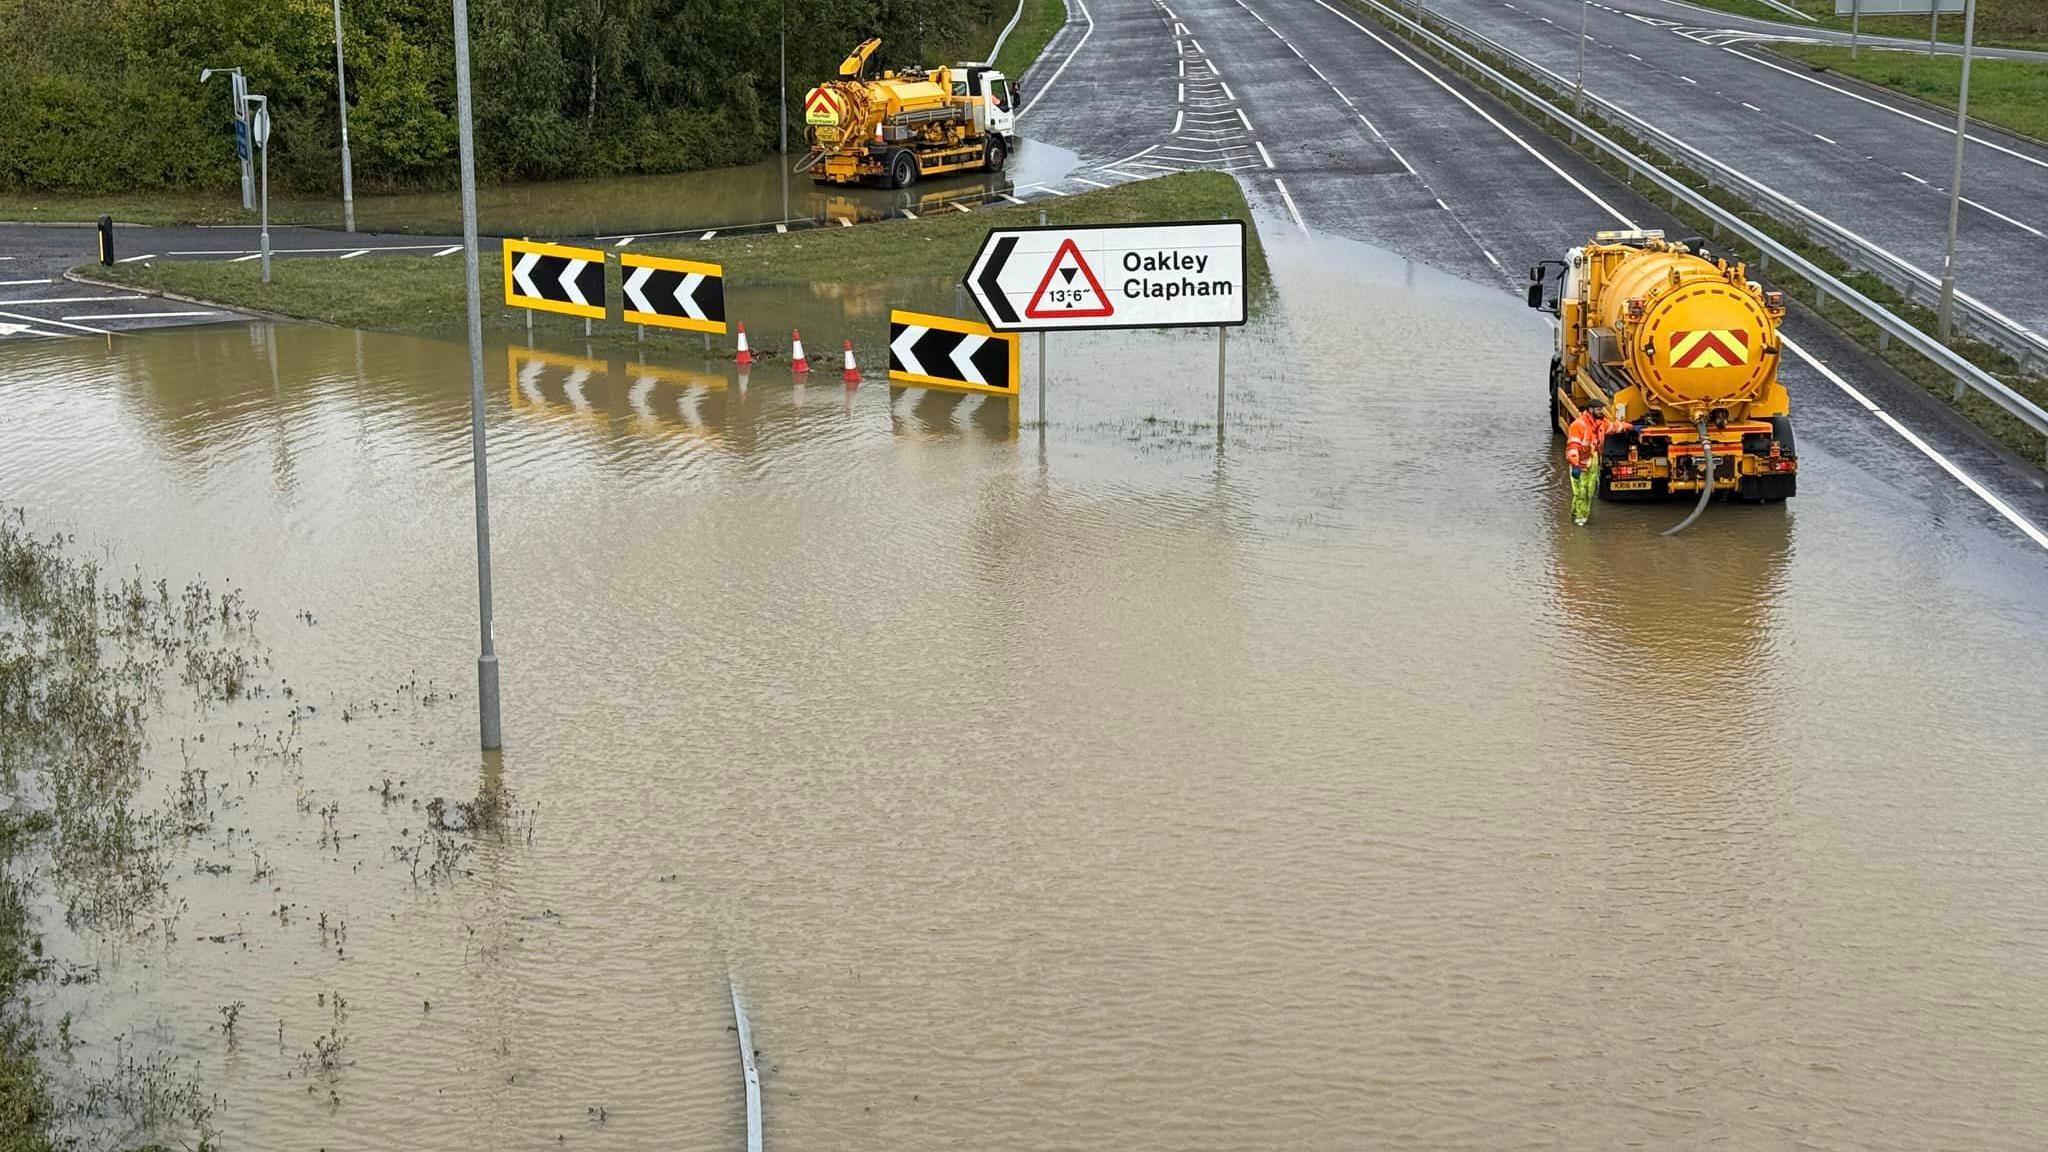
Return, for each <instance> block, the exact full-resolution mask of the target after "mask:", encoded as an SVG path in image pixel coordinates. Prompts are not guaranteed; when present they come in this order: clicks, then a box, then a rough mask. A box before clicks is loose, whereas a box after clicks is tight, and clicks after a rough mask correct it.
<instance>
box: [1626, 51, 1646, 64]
mask: <svg viewBox="0 0 2048 1152" xmlns="http://www.w3.org/2000/svg"><path fill="white" fill-rule="evenodd" d="M1622 55H1624V56H1627V57H1628V58H1629V59H1631V60H1633V61H1635V62H1636V63H1638V64H1641V63H1642V62H1643V58H1642V57H1641V56H1638V55H1636V54H1635V53H1633V52H1624V53H1622Z"/></svg>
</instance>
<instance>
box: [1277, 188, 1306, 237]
mask: <svg viewBox="0 0 2048 1152" xmlns="http://www.w3.org/2000/svg"><path fill="white" fill-rule="evenodd" d="M1273 187H1275V188H1278V189H1279V190H1280V198H1281V199H1282V200H1285V201H1287V211H1288V212H1289V213H1291V214H1292V215H1293V216H1294V226H1295V227H1296V228H1299V229H1301V234H1302V235H1303V236H1306V235H1308V225H1307V224H1306V223H1305V222H1303V220H1302V218H1301V209H1299V208H1297V207H1295V206H1294V197H1293V196H1291V195H1289V194H1288V191H1287V181H1285V180H1282V179H1280V178H1278V177H1274V179H1273Z"/></svg>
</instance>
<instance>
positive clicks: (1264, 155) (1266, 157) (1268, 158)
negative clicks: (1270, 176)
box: [1258, 141, 1273, 168]
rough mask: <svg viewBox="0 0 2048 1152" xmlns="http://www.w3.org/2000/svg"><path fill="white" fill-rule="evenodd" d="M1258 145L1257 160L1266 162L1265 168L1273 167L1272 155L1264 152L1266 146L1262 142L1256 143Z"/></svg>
mask: <svg viewBox="0 0 2048 1152" xmlns="http://www.w3.org/2000/svg"><path fill="white" fill-rule="evenodd" d="M1258 145H1259V159H1261V160H1264V161H1265V162H1266V167H1268V168H1271V167H1273V154H1272V153H1271V152H1268V151H1266V145H1265V142H1264V141H1259V142H1258Z"/></svg>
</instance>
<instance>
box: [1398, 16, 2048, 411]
mask: <svg viewBox="0 0 2048 1152" xmlns="http://www.w3.org/2000/svg"><path fill="white" fill-rule="evenodd" d="M1429 16H1430V19H1431V20H1432V21H1433V22H1434V23H1436V24H1439V25H1441V26H1443V27H1446V28H1450V29H1455V30H1456V32H1457V34H1458V35H1459V36H1461V37H1463V38H1465V39H1466V40H1467V41H1468V42H1471V43H1476V44H1478V45H1480V46H1481V47H1483V48H1484V49H1485V50H1487V51H1489V52H1492V53H1494V54H1495V55H1497V56H1499V57H1501V58H1502V59H1506V60H1513V61H1515V62H1516V63H1517V64H1518V65H1520V66H1521V67H1522V68H1523V69H1524V70H1525V71H1527V72H1529V73H1531V74H1533V75H1538V76H1542V77H1546V78H1548V79H1549V80H1550V81H1551V82H1552V84H1553V86H1554V88H1555V90H1556V92H1557V94H1558V95H1559V96H1560V97H1564V96H1572V97H1574V98H1576V91H1575V88H1574V85H1573V83H1572V82H1571V81H1570V80H1568V79H1566V78H1565V76H1564V75H1563V74H1561V73H1559V72H1557V71H1555V70H1553V69H1549V68H1545V67H1544V66H1542V65H1541V64H1538V63H1536V62H1535V61H1534V60H1530V59H1529V58H1527V57H1525V56H1522V55H1521V54H1519V53H1517V52H1515V51H1514V50H1513V49H1511V48H1508V47H1507V46H1506V45H1503V44H1502V43H1500V41H1498V40H1495V39H1493V38H1492V37H1490V36H1487V35H1486V34H1485V33H1483V32H1480V31H1479V30H1477V29H1475V28H1472V27H1470V26H1468V25H1465V24H1461V23H1459V22H1458V21H1456V20H1453V19H1451V18H1450V17H1448V16H1444V15H1443V14H1441V13H1439V12H1435V11H1431V12H1430V13H1429ZM1585 100H1586V103H1587V104H1589V105H1592V106H1593V107H1595V108H1597V109H1598V110H1599V111H1600V113H1601V114H1602V115H1603V116H1606V117H1607V118H1608V119H1610V120H1613V121H1616V122H1618V123H1621V124H1623V125H1624V126H1625V127H1628V128H1629V129H1630V130H1631V131H1634V132H1636V133H1637V134H1638V135H1642V136H1647V137H1650V141H1649V142H1650V143H1652V144H1654V145H1656V146H1657V147H1659V148H1661V149H1663V150H1664V151H1665V152H1666V153H1667V155H1669V156H1671V158H1672V159H1674V160H1677V161H1679V162H1681V163H1684V164H1686V165H1687V166H1689V167H1692V168H1695V169H1697V170H1698V171H1699V172H1700V175H1701V176H1703V177H1704V178H1705V179H1706V182H1707V187H1708V188H1713V187H1715V186H1716V183H1717V181H1718V183H1720V184H1725V185H1727V186H1729V187H1731V188H1734V189H1736V190H1737V191H1740V192H1742V193H1744V194H1745V195H1747V196H1750V197H1753V198H1756V199H1759V200H1762V201H1764V202H1765V204H1764V205H1763V206H1765V207H1769V208H1771V209H1774V210H1776V211H1777V212H1778V213H1779V214H1780V215H1787V214H1789V215H1790V216H1791V217H1792V219H1791V220H1789V221H1788V223H1791V224H1793V225H1794V226H1795V227H1803V228H1805V229H1806V230H1807V232H1808V235H1809V237H1810V238H1812V239H1814V240H1816V241H1817V242H1819V243H1820V244H1822V245H1823V246H1824V247H1826V248H1827V249H1828V250H1829V251H1831V252H1833V253H1834V254H1835V255H1837V256H1839V257H1841V258H1842V259H1843V260H1844V261H1846V262H1847V263H1848V264H1849V266H1850V267H1852V268H1855V269H1857V270H1858V271H1861V272H1868V273H1869V274H1871V275H1872V276H1875V277H1877V278H1878V279H1879V280H1880V281H1882V282H1884V283H1885V284H1887V285H1889V286H1890V287H1891V288H1893V289H1895V290H1896V291H1898V292H1899V293H1900V294H1901V295H1903V296H1905V297H1906V298H1907V299H1908V300H1911V301H1913V302H1914V303H1916V304H1919V305H1921V306H1922V307H1925V308H1927V309H1929V310H1934V309H1937V308H1939V307H1940V305H1941V279H1940V277H1938V276H1935V275H1934V274H1933V273H1931V272H1927V271H1925V270H1923V269H1921V268H1918V267H1916V266H1914V265H1912V264H1910V263H1908V262H1906V261H1905V260H1904V259H1902V258H1900V257H1899V256H1898V255H1896V254H1895V253H1893V252H1891V251H1889V250H1887V249H1885V248H1884V247H1882V246H1880V245H1879V244H1877V243H1876V242H1875V241H1872V240H1870V239H1869V238H1867V237H1865V236H1861V235H1859V234H1857V233H1855V232H1852V231H1850V230H1849V229H1848V228H1846V227H1843V226H1842V225H1841V224H1839V223H1836V222H1835V221H1833V220H1830V219H1828V218H1827V217H1825V216H1822V215H1821V214H1819V213H1818V212H1815V211H1814V210H1813V209H1811V208H1808V207H1807V206H1806V205H1804V204H1801V203H1799V202H1798V201H1796V200H1793V199H1792V198H1790V197H1788V196H1786V195H1785V194H1784V193H1782V192H1779V191H1778V190H1777V189H1775V188H1772V187H1770V186H1768V185H1765V184H1762V183H1759V182H1758V181H1757V180H1756V179H1755V178H1753V177H1751V176H1749V175H1748V174H1747V173H1744V172H1740V171H1737V170H1736V169H1734V168H1732V167H1730V166H1728V165H1727V164H1724V163H1722V162H1721V161H1720V160H1718V159H1716V158H1714V157H1712V156H1709V155H1707V154H1706V153H1705V152H1702V151H1700V150H1699V149H1698V148H1697V147H1694V146H1693V145H1691V144H1689V143H1687V142H1686V141H1684V140H1681V139H1679V138H1678V137H1676V136H1673V135H1672V134H1670V133H1669V132H1666V131H1665V130H1663V129H1662V128H1659V127H1657V126H1656V125H1655V124H1652V123H1650V122H1649V121H1647V120H1644V119H1643V118H1642V117H1640V116H1637V115H1636V114H1635V113H1633V112H1630V111H1629V110H1628V109H1626V108H1623V107H1621V106H1620V105H1618V104H1615V103H1614V102H1613V101H1610V100H1607V99H1605V98H1604V97H1601V96H1597V95H1595V94H1594V93H1592V92H1587V93H1586V94H1585ZM1816 233H1817V234H1818V235H1816ZM1955 299H1956V310H1955V312H1956V318H1957V320H1958V322H1959V323H1958V326H1959V327H1960V328H1962V329H1963V330H1964V331H1965V332H1968V333H1969V334H1970V335H1971V336H1974V337H1976V338H1977V339H1979V340H1981V341H1983V342H1984V343H1986V344H1989V345H1991V346H1992V347H1994V348H1997V349H1998V350H1999V351H2001V352H2004V353H2005V354H2006V355H2008V356H2011V357H2012V358H2013V359H2015V360H2017V361H2019V364H2020V369H2021V370H2022V371H2028V372H2034V371H2040V370H2041V369H2043V368H2048V338H2043V337H2042V336H2041V335H2039V334H2038V333H2035V332H2033V331H2030V330H2029V329H2027V328H2026V327H2025V326H2023V325H2021V324H2019V323H2018V322H2016V321H2014V320H2013V319H2012V318H2011V317H2008V316H2006V315H2005V314H2003V313H2001V312H1999V311H1998V310H1997V309H1996V308H1993V307H1991V306H1990V305H1989V304H1986V303H1984V302H1983V301H1981V300H1979V299H1977V298H1976V297H1974V296H1971V295H1970V294H1969V293H1967V292H1957V293H1956V298H1955Z"/></svg>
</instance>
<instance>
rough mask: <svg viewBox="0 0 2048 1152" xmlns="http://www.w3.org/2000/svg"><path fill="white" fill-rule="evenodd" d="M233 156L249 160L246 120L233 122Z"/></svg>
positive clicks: (247, 125)
mask: <svg viewBox="0 0 2048 1152" xmlns="http://www.w3.org/2000/svg"><path fill="white" fill-rule="evenodd" d="M235 155H236V156H239V157H241V158H242V159H244V160H247V159H248V158H249V124H248V121H246V120H237V121H235Z"/></svg>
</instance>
